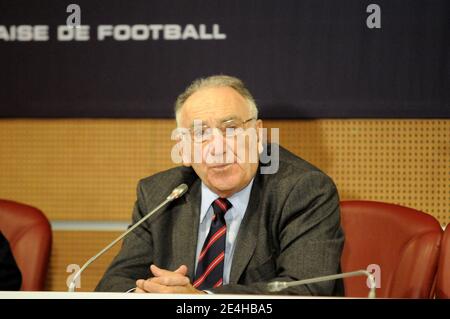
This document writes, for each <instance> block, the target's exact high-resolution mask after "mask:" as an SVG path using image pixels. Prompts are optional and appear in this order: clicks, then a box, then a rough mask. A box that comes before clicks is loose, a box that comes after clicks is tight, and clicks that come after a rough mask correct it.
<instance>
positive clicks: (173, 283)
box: [135, 265, 205, 294]
mask: <svg viewBox="0 0 450 319" xmlns="http://www.w3.org/2000/svg"><path fill="white" fill-rule="evenodd" d="M150 270H151V272H152V274H153V275H154V276H155V277H152V278H149V279H147V280H144V279H139V280H138V281H136V291H135V292H137V293H144V292H154V293H165V294H201V293H205V292H203V291H201V290H198V289H195V288H194V287H193V286H192V285H191V282H190V280H189V278H188V277H187V276H186V273H187V267H186V266H185V265H182V266H180V267H179V268H178V269H177V270H175V271H169V270H165V269H161V268H158V267H156V266H155V265H151V266H150Z"/></svg>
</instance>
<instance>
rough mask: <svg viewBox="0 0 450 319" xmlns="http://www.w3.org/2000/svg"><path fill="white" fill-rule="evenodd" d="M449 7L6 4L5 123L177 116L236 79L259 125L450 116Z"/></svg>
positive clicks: (418, 2) (2, 20) (1, 53)
mask: <svg viewBox="0 0 450 319" xmlns="http://www.w3.org/2000/svg"><path fill="white" fill-rule="evenodd" d="M70 4H75V6H69V5H70ZM449 6H450V2H449V1H447V0H397V1H392V0H390V1H363V0H346V1H335V0H310V1H307V0H303V1H302V0H284V1H275V0H273V1H260V0H253V1H250V0H227V1H212V0H208V1H206V0H188V1H181V0H178V1H173V0H171V1H168V0H158V1H156V0H152V1H149V0H139V1H137V0H134V1H125V0H123V1H119V0H102V1H100V0H99V1H81V0H80V1H78V0H73V1H61V0H53V1H50V0H45V1H44V0H41V1H17V0H14V1H7V0H0V117H13V118H14V117H38V118H47V117H50V118H66V117H73V118H84V117H93V118H146V117H148V118H168V117H172V116H173V103H174V101H175V98H176V96H177V95H178V94H179V93H180V92H181V91H182V90H183V89H184V87H185V86H186V85H188V84H189V82H191V81H192V80H193V79H194V78H197V77H201V76H207V75H212V74H229V75H234V76H237V77H240V78H242V79H243V80H244V81H245V82H246V83H247V85H248V87H249V89H250V90H251V92H252V93H253V94H254V96H255V98H256V101H257V103H258V106H259V108H260V114H261V117H263V118H356V117H359V118H385V117H386V118H449V117H450V102H449V101H450V98H449V97H450V93H449V92H450V64H449V43H450V19H449V17H450V10H449Z"/></svg>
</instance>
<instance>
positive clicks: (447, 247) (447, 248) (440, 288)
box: [436, 225, 450, 299]
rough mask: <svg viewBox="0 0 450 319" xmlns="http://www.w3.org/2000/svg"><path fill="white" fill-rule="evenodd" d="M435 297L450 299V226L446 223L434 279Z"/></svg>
mask: <svg viewBox="0 0 450 319" xmlns="http://www.w3.org/2000/svg"><path fill="white" fill-rule="evenodd" d="M436 298H440V299H443V298H446V299H450V226H449V225H447V227H446V228H445V231H444V236H443V237H442V241H441V254H440V257H439V266H438V274H437V280H436Z"/></svg>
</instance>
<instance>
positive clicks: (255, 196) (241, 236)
mask: <svg viewBox="0 0 450 319" xmlns="http://www.w3.org/2000/svg"><path fill="white" fill-rule="evenodd" d="M258 170H259V168H258ZM261 182H262V181H261V175H260V174H258V173H257V175H256V176H255V181H254V183H253V186H252V191H251V194H250V199H249V203H248V206H247V210H246V211H245V215H244V218H243V220H242V222H241V226H240V227H239V232H238V235H237V238H236V242H235V247H236V249H235V251H234V256H233V262H232V264H231V273H230V284H233V283H237V282H238V280H239V278H240V277H241V275H242V273H243V272H244V270H245V267H246V266H247V264H248V262H249V260H250V258H251V257H252V256H253V253H254V251H255V247H256V242H257V240H256V238H257V235H258V221H259V216H260V215H259V213H258V206H259V203H260V195H261V187H262V185H261Z"/></svg>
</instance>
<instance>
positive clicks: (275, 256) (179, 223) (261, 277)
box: [96, 147, 344, 296]
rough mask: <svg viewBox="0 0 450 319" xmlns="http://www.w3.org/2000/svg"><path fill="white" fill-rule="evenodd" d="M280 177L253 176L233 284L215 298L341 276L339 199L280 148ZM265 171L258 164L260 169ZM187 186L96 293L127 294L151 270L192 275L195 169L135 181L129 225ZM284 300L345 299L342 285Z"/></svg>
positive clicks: (134, 240)
mask: <svg viewBox="0 0 450 319" xmlns="http://www.w3.org/2000/svg"><path fill="white" fill-rule="evenodd" d="M279 155H280V156H279V158H280V163H279V170H278V172H277V173H275V174H272V175H262V174H260V170H259V169H258V173H257V175H256V176H255V180H254V183H253V186H252V190H251V195H250V202H249V205H248V208H247V211H246V213H245V216H244V219H243V220H242V223H241V226H240V229H239V233H238V236H237V239H236V240H237V241H236V249H235V253H234V256H233V259H232V266H231V273H230V283H229V284H228V285H225V286H222V287H219V288H214V289H211V291H212V292H214V293H247V294H267V293H268V292H267V290H266V284H267V282H269V281H273V280H299V279H306V278H311V277H316V276H322V275H330V274H335V273H338V272H339V271H340V266H339V264H340V258H341V252H342V247H343V243H344V235H343V232H342V229H341V227H340V217H339V196H338V193H337V190H336V187H335V185H334V183H333V181H332V180H331V179H330V178H329V177H328V176H327V175H325V174H324V173H323V172H321V171H320V170H318V169H317V168H315V167H314V166H312V165H311V164H309V163H307V162H306V161H304V160H302V159H300V158H299V157H297V156H295V155H294V154H292V153H290V152H288V151H287V150H285V149H283V148H282V147H280V153H279ZM260 165H263V164H260ZM181 183H187V184H188V185H189V190H188V192H187V193H186V194H185V196H184V197H182V198H179V199H177V200H175V201H174V202H172V203H171V204H169V205H168V206H167V207H166V208H165V209H163V211H162V212H161V213H159V214H157V215H155V216H153V217H152V218H151V219H150V220H149V221H147V222H145V223H144V224H143V225H141V227H139V228H137V229H136V230H135V231H133V232H132V233H131V234H130V235H129V236H128V237H127V238H126V239H125V240H124V242H123V244H122V249H121V251H120V253H119V254H118V255H117V257H116V258H115V259H114V260H113V262H112V263H111V265H110V266H109V268H108V269H107V271H106V273H105V275H104V277H103V278H102V280H101V281H100V283H99V284H98V286H97V288H96V290H97V291H122V292H123V291H126V290H128V289H130V288H132V287H134V286H135V281H136V280H137V279H142V278H148V277H150V276H151V273H150V271H149V267H150V265H151V264H155V265H157V266H158V267H162V268H165V269H169V270H175V269H176V268H178V267H179V266H180V265H182V264H184V265H187V266H188V269H189V273H188V275H189V277H190V278H191V280H192V279H193V276H194V269H195V267H194V266H195V262H196V261H195V252H196V247H197V235H198V226H199V214H200V201H201V198H200V197H201V180H200V179H199V177H198V176H197V175H196V174H195V172H194V170H193V169H191V168H186V167H176V168H173V169H169V170H167V171H164V172H161V173H158V174H155V175H153V176H150V177H147V178H145V179H143V180H141V181H140V182H139V185H138V189H137V201H136V204H135V208H134V212H133V223H134V222H136V221H137V220H139V219H140V218H141V217H142V216H143V215H145V214H146V213H147V212H148V211H150V210H151V209H152V208H154V207H156V205H157V204H159V203H160V202H162V201H163V200H164V199H165V197H166V196H167V195H168V194H169V193H170V192H171V190H172V189H173V188H174V187H176V186H178V185H179V184H181ZM282 294H302V295H325V296H326V295H342V294H343V285H342V282H341V281H335V282H325V283H320V284H312V285H307V286H299V287H295V288H289V289H286V290H284V291H283V292H282Z"/></svg>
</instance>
